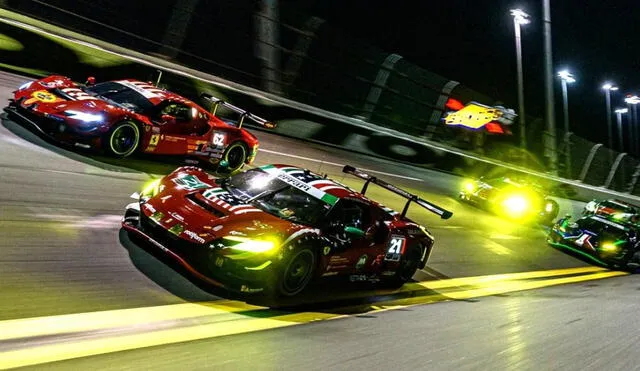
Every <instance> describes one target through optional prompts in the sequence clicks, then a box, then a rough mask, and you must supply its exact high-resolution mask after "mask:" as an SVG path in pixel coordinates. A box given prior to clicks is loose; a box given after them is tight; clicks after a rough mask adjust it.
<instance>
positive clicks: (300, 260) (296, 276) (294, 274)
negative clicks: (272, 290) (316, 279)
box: [282, 250, 314, 295]
mask: <svg viewBox="0 0 640 371" xmlns="http://www.w3.org/2000/svg"><path fill="white" fill-rule="evenodd" d="M313 260H314V259H313V253H312V252H311V251H309V250H303V251H300V252H299V253H298V254H297V255H296V256H295V257H293V259H292V260H291V262H290V263H289V265H288V266H287V269H286V270H285V272H284V280H283V282H282V286H283V288H284V291H285V292H286V293H287V294H289V295H291V294H296V293H298V292H300V291H302V289H304V287H305V286H306V285H307V282H308V281H309V279H310V278H311V272H312V270H313Z"/></svg>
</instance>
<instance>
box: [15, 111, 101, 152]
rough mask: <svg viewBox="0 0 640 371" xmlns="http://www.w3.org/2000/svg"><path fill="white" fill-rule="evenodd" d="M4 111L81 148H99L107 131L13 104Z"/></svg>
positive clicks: (55, 137) (99, 127) (51, 136)
mask: <svg viewBox="0 0 640 371" xmlns="http://www.w3.org/2000/svg"><path fill="white" fill-rule="evenodd" d="M4 111H5V112H7V113H8V114H9V115H11V116H13V117H15V118H17V119H18V120H20V121H22V122H26V123H28V124H30V125H31V126H32V127H34V128H35V129H36V130H38V131H39V132H40V133H42V134H44V135H46V136H48V137H50V138H52V139H54V140H57V141H60V142H65V143H69V144H73V145H76V146H79V147H83V148H90V147H99V145H100V137H101V136H102V134H104V132H105V131H106V130H108V128H107V127H106V126H104V125H103V124H95V125H94V124H86V125H83V124H78V123H74V122H71V121H70V120H67V119H66V118H64V117H60V116H57V115H52V114H48V113H44V112H41V111H38V110H37V109H34V108H33V106H31V108H30V107H23V106H20V105H18V104H15V103H14V104H10V105H9V106H7V107H5V108H4Z"/></svg>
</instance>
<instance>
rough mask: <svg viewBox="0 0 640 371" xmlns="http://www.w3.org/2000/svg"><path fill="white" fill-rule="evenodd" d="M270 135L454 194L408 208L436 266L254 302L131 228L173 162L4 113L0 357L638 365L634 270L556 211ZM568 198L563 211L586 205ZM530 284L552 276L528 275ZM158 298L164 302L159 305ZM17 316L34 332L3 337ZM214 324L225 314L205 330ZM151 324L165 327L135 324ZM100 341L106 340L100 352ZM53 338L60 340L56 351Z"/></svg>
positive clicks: (333, 173) (270, 141)
mask: <svg viewBox="0 0 640 371" xmlns="http://www.w3.org/2000/svg"><path fill="white" fill-rule="evenodd" d="M24 80H25V79H24V78H23V77H20V76H16V75H11V74H6V73H2V74H0V101H2V102H6V99H8V98H9V97H10V95H11V90H13V89H14V88H15V87H16V86H18V85H19V84H21V83H22V82H24ZM256 134H257V135H258V137H259V139H260V142H261V147H260V148H261V152H260V153H259V156H258V159H257V165H261V164H266V163H287V164H292V165H298V166H304V167H307V168H309V169H312V170H315V171H319V172H323V173H328V175H329V176H330V177H334V178H337V179H338V180H341V181H344V182H345V183H348V184H349V185H353V186H357V185H358V184H359V181H358V180H351V179H349V178H348V177H344V175H343V174H342V173H341V172H340V170H341V165H343V164H345V163H349V164H351V165H354V166H356V167H361V168H364V169H368V170H369V171H371V172H374V173H375V174H378V175H380V176H381V177H383V178H386V179H387V180H389V181H391V182H392V183H395V184H396V185H399V186H401V187H405V188H408V189H410V190H412V191H415V192H418V193H419V194H420V195H421V196H422V197H423V198H426V199H428V200H431V201H433V202H435V203H437V204H439V205H441V206H443V207H445V208H448V209H450V210H452V211H453V212H454V217H453V218H451V219H450V220H448V221H443V220H440V219H438V218H437V217H436V216H434V215H430V214H429V213H428V212H426V211H423V210H420V208H419V207H416V206H414V207H413V208H412V209H411V211H410V214H409V215H410V216H411V217H412V218H413V219H415V220H416V221H418V222H420V223H422V224H423V225H425V226H427V228H428V229H430V230H431V232H432V233H433V234H434V235H435V237H436V247H435V250H434V252H433V254H432V256H431V260H430V261H429V264H428V266H427V268H425V270H423V271H420V272H417V273H416V275H415V276H414V280H415V281H416V283H413V284H411V285H408V286H407V287H405V288H404V289H403V290H401V291H400V292H381V291H373V290H371V289H370V288H367V287H361V286H359V285H356V284H348V285H344V284H340V285H338V286H339V289H336V288H335V286H333V285H318V286H315V287H312V288H311V290H310V291H309V292H307V293H306V294H305V295H304V296H303V297H302V298H300V299H299V301H296V302H292V303H290V304H291V306H290V307H288V308H287V309H286V310H284V309H281V310H270V309H266V308H263V307H257V306H256V307H254V306H253V305H254V304H259V303H254V302H252V299H250V298H249V299H248V300H244V298H237V297H230V296H229V295H228V294H225V293H220V292H216V291H214V290H210V289H209V290H207V288H205V287H203V286H202V285H199V284H198V283H197V282H194V281H193V280H192V279H190V277H189V276H188V275H187V274H184V273H183V272H182V271H181V270H180V269H179V268H178V267H176V266H175V265H172V264H167V263H168V262H167V261H166V260H165V259H163V257H162V256H161V254H156V253H154V252H153V251H151V250H149V249H143V248H141V247H139V246H136V245H135V244H133V243H131V242H130V241H129V240H128V239H127V237H126V236H125V235H124V234H123V233H121V232H120V226H119V221H120V216H121V214H122V211H123V207H124V206H125V205H126V204H127V203H129V201H130V199H129V198H128V196H129V195H130V194H131V193H133V192H135V191H138V190H139V189H140V188H141V187H142V185H143V184H144V183H145V182H146V181H148V180H149V179H150V178H151V177H153V176H156V175H157V174H164V173H167V172H169V171H171V170H172V169H173V168H174V167H175V165H174V164H171V163H167V164H164V163H162V162H159V161H157V160H154V159H148V158H136V159H133V160H127V161H121V160H114V159H110V158H107V157H103V156H100V155H96V154H92V153H87V152H79V151H76V150H73V149H65V148H59V147H58V146H56V145H53V144H51V143H49V142H47V141H45V140H43V139H41V138H40V137H38V136H37V135H35V134H34V133H33V132H31V131H30V130H27V129H25V128H24V127H23V126H21V125H19V124H18V123H15V122H13V121H11V120H9V119H7V118H6V117H5V116H4V115H3V116H2V120H1V125H0V285H1V286H0V368H2V367H7V366H10V365H17V366H20V365H39V366H40V367H42V366H45V365H46V366H47V367H52V368H60V369H70V368H74V369H75V368H88V367H96V366H97V367H99V368H123V367H131V368H140V367H144V368H152V367H153V368H163V369H164V368H166V369H172V368H176V367H182V368H188V369H203V368H207V369H244V368H249V367H252V368H258V369H274V368H287V369H299V368H310V369H327V368H331V369H372V368H374V369H378V368H382V367H384V368H388V367H396V368H398V367H399V368H401V369H409V368H427V367H429V368H436V369H478V368H489V367H490V368H496V369H502V368H517V369H532V368H536V369H538V368H543V369H560V368H562V369H567V368H568V369H577V368H589V369H601V368H604V367H607V368H609V369H630V368H635V367H636V366H635V361H638V360H639V359H638V356H636V355H635V352H634V349H635V346H636V345H637V340H636V336H635V324H636V323H637V321H635V317H636V316H637V315H636V306H635V304H636V300H635V297H636V295H637V290H638V289H639V288H638V285H637V284H636V277H635V276H633V275H625V274H622V273H619V272H609V271H606V270H603V269H599V268H597V267H592V266H591V265H590V264H588V263H587V262H585V261H583V260H580V259H577V258H576V257H574V256H570V255H568V254H566V253H565V252H561V251H557V250H555V249H553V248H550V247H548V246H546V244H545V243H544V235H545V233H544V231H543V230H542V229H541V228H540V227H536V226H526V225H518V224H514V223H511V222H508V221H505V220H502V219H500V218H498V217H495V216H492V215H489V214H487V213H485V212H484V211H481V210H478V209H476V208H474V207H472V206H469V205H465V204H461V203H459V202H458V201H457V200H456V199H455V194H456V190H457V189H458V188H459V187H460V183H461V179H459V178H457V177H455V176H452V175H448V174H443V173H440V172H435V171H431V170H427V169H421V168H415V167H411V166H408V165H403V164H398V163H394V162H392V161H387V160H382V159H376V158H371V157H367V156H364V155H357V154H353V153H350V152H346V151H341V150H337V149H333V148H330V149H327V148H325V147H322V146H320V145H317V144H309V143H305V142H300V141H296V140H293V139H287V138H283V137H279V136H275V135H272V134H268V133H265V132H258V133H256ZM370 192H371V193H370V196H371V197H372V198H374V199H378V200H381V201H382V202H383V203H385V204H386V205H388V206H391V207H394V208H400V207H401V205H402V200H400V199H399V198H395V196H391V195H389V194H388V193H387V192H386V191H384V190H380V189H375V188H371V191H370ZM559 202H560V204H561V208H562V210H561V213H567V212H569V213H575V212H576V211H577V210H579V209H580V208H581V207H582V204H580V203H578V202H573V201H568V200H559ZM531 272H533V273H531ZM502 274H504V275H502ZM510 274H512V275H510ZM513 274H515V275H513ZM476 276H488V277H480V278H474V277H476ZM465 277H472V278H469V279H466V280H467V281H465ZM458 278H462V281H459V280H455V279H458ZM603 278H607V279H606V280H600V279H603ZM487 282H490V283H487ZM558 284H566V285H562V286H555V285H558ZM547 286H554V287H547ZM525 289H536V290H533V291H520V290H525ZM220 295H222V296H223V297H220ZM296 300H298V299H296ZM247 301H248V303H247ZM190 303H199V304H197V307H196V306H194V304H190ZM201 303H205V304H201ZM429 303H434V304H432V305H426V304H429ZM436 303H437V304H436ZM203 308H205V309H206V311H205V312H204V313H200V312H199V311H200V310H203ZM389 309H391V310H389ZM155 310H158V311H159V312H160V313H161V314H158V316H160V317H161V318H160V317H158V318H160V319H158V321H151V319H148V320H147V321H145V316H146V315H149V316H151V315H150V313H155V312H154V311H155ZM381 310H382V311H381ZM189 311H195V312H193V313H195V314H193V313H192V312H189ZM81 313H102V314H100V315H101V316H102V317H101V318H102V319H101V320H103V319H104V318H107V317H108V318H110V319H113V318H116V317H117V318H130V319H131V322H128V323H119V324H117V327H113V328H112V327H108V326H106V325H105V326H106V327H104V328H95V326H97V325H96V323H102V322H100V320H92V319H88V320H86V321H87V322H83V321H82V319H81V317H80V316H81V315H80V314H81ZM185 313H192V314H190V315H188V314H185ZM61 315H71V317H69V318H68V320H69V321H70V322H69V323H73V324H74V325H75V326H79V327H78V328H77V331H75V332H74V335H69V334H67V335H64V334H61V333H60V332H53V331H51V332H46V331H44V330H43V331H44V332H42V333H37V334H34V335H33V337H27V336H26V335H24V336H22V335H19V334H21V333H23V332H24V329H25V328H31V329H33V328H38V326H40V328H45V327H46V326H42V324H40V325H38V324H37V323H36V324H34V323H31V322H28V321H27V322H24V321H25V320H23V319H28V318H33V317H43V318H44V319H43V321H45V322H46V321H49V320H51V321H52V323H53V322H56V321H57V323H65V322H64V321H63V319H64V318H66V317H50V316H61ZM136 316H139V317H136ZM82 318H84V317H82ZM136 318H137V319H136ZM194 318H197V319H199V320H198V321H195V322H194ZM9 320H13V321H9ZM122 320H124V319H122ZM21 321H22V322H21ZM203 321H204V322H203ZM311 322H312V323H311ZM47 323H48V322H47ZM220 323H224V324H226V326H227V327H228V328H227V330H224V331H223V330H222V328H225V327H224V326H225V325H221V324H220ZM629 323H630V324H632V326H629ZM215 324H218V325H215ZM214 325H215V326H214ZM7 326H9V327H7ZM10 326H16V327H15V328H16V329H17V330H16V333H17V334H18V335H16V336H14V337H11V336H10V335H4V337H3V331H4V332H5V334H9V333H10V331H9V330H8V329H10V328H11V327H10ZM70 326H71V325H70ZM83 326H84V327H83ZM114 326H116V325H115V324H114ZM145 326H146V327H145ZM206 326H214V327H211V329H210V330H211V331H210V332H207V333H206V334H202V333H201V332H202V331H201V332H198V331H199V330H203V329H205V328H206ZM98 327H99V326H98ZM114 328H117V330H114ZM258 330H264V331H258ZM69 331H71V330H69ZM109 331H111V332H109ZM114 331H115V333H114ZM149 331H151V332H153V331H160V332H158V333H154V334H152V335H148V337H147V338H143V337H138V338H135V339H130V342H129V343H127V342H126V341H124V340H123V339H128V338H129V337H131V335H136V334H138V333H139V332H145V333H147V332H149ZM162 331H167V332H162ZM203 331H204V330H203ZM207 331H209V330H207ZM63 332H64V331H63ZM109 334H112V335H113V334H115V335H118V336H123V337H122V338H117V339H114V338H113V337H114V336H115V335H113V336H112V335H109ZM151 338H153V340H151ZM92 342H94V343H92ZM125 343H127V344H128V345H127V346H124V345H123V344H125ZM59 344H63V345H64V344H66V346H67V348H65V349H66V350H65V349H58V348H55V349H53V350H52V349H49V348H46V347H48V346H58V345H59ZM91 344H94V346H95V349H102V351H100V350H96V351H94V352H91V351H89V350H87V349H91ZM43 347H44V348H43ZM79 349H82V350H83V351H84V353H83V351H79ZM105 349H109V350H105ZM3 352H5V353H3ZM20 352H23V353H20ZM55 352H58V353H55ZM54 353H55V354H60V356H59V357H58V358H55V357H54V358H47V357H49V356H50V355H51V354H54ZM102 353H104V354H102ZM7 354H8V356H7ZM31 355H33V356H31ZM37 355H40V356H41V357H42V358H38V356H37ZM45 355H47V356H45ZM3 356H5V357H4V358H3ZM30 357H31V358H30ZM27 358H30V359H31V361H25V359H27ZM56 360H59V362H55V363H46V362H51V361H56ZM12 362H13V363H12Z"/></svg>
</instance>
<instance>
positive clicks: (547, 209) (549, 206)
mask: <svg viewBox="0 0 640 371" xmlns="http://www.w3.org/2000/svg"><path fill="white" fill-rule="evenodd" d="M544 211H545V212H548V213H550V212H552V211H553V203H551V202H547V204H546V205H544Z"/></svg>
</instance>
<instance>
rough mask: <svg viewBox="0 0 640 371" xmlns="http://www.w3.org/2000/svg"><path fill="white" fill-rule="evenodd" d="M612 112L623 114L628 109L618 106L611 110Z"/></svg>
mask: <svg viewBox="0 0 640 371" xmlns="http://www.w3.org/2000/svg"><path fill="white" fill-rule="evenodd" d="M613 112H615V113H620V114H625V113H628V112H629V109H628V108H618V109H616V110H615V111H613Z"/></svg>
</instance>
